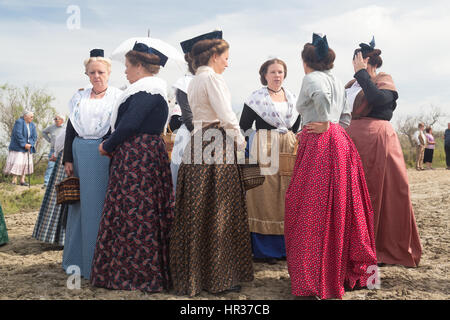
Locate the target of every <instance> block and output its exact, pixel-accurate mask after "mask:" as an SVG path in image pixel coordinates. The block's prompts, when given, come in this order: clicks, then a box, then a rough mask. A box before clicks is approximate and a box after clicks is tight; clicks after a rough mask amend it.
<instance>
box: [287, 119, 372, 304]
mask: <svg viewBox="0 0 450 320" xmlns="http://www.w3.org/2000/svg"><path fill="white" fill-rule="evenodd" d="M373 229H374V226H373V211H372V205H371V202H370V197H369V193H368V190H367V185H366V181H365V178H364V171H363V167H362V163H361V159H360V157H359V154H358V151H357V150H356V147H355V145H354V144H353V141H352V140H351V139H350V137H349V136H348V135H347V133H346V132H345V130H344V129H343V128H342V127H341V126H340V125H338V124H331V125H330V128H329V129H328V131H327V132H325V133H322V134H312V133H306V132H305V131H303V132H302V133H301V141H300V143H299V148H298V153H297V160H296V163H295V168H294V172H293V174H292V178H291V183H290V185H289V188H288V190H287V192H286V215H285V239H286V240H285V241H286V252H287V264H288V271H289V274H290V276H291V285H292V294H294V295H297V296H317V297H319V298H321V299H327V298H342V296H343V294H344V293H345V291H344V283H346V284H347V285H348V286H349V287H350V288H353V287H354V286H355V285H358V286H360V287H365V286H366V285H367V281H368V279H369V277H370V276H372V275H373V272H372V273H370V272H368V270H367V268H368V267H369V266H371V265H374V266H376V264H377V258H376V251H375V240H374V232H373ZM369 270H373V269H369Z"/></svg>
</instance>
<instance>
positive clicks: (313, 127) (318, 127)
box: [305, 121, 330, 134]
mask: <svg viewBox="0 0 450 320" xmlns="http://www.w3.org/2000/svg"><path fill="white" fill-rule="evenodd" d="M329 128H330V122H329V121H326V122H310V123H308V124H307V125H306V126H305V129H306V132H308V133H317V134H320V133H324V132H327V131H328V129H329Z"/></svg>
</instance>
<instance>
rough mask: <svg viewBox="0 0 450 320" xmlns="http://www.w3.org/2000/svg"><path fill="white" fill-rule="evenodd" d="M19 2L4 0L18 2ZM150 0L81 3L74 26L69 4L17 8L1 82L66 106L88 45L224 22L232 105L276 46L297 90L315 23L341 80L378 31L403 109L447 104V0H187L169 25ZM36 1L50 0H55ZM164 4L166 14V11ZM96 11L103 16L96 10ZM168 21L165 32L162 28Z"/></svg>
mask: <svg viewBox="0 0 450 320" xmlns="http://www.w3.org/2000/svg"><path fill="white" fill-rule="evenodd" d="M13 3H14V2H9V1H2V2H1V4H3V5H5V4H6V5H11V6H14V4H13ZM143 3H144V2H139V3H138V5H135V6H133V5H130V6H124V5H123V6H117V5H115V6H113V5H111V7H108V6H106V4H105V3H101V4H100V5H98V4H97V3H89V4H83V7H82V9H83V10H82V28H81V29H80V30H74V31H69V30H68V29H67V28H66V24H65V21H66V19H67V17H68V14H66V13H65V11H64V10H63V11H61V17H58V18H57V19H52V21H53V22H52V23H50V22H43V21H39V22H38V21H37V20H31V19H30V18H20V17H18V18H17V19H15V20H11V19H8V20H6V21H5V20H4V19H2V21H1V22H0V28H1V30H13V32H2V33H1V34H0V43H1V44H2V48H10V49H9V50H3V52H2V55H1V56H0V83H3V82H9V83H11V84H16V85H21V84H24V83H33V84H36V85H39V86H47V87H48V89H49V90H50V91H51V92H52V93H53V94H54V95H55V96H56V97H57V101H56V104H55V106H56V107H57V108H58V110H60V111H65V110H66V105H67V101H68V100H69V99H70V97H71V95H72V94H73V92H74V91H75V90H76V89H77V88H79V87H80V86H83V85H86V84H87V83H88V82H87V78H86V77H85V75H84V74H83V71H84V70H83V65H82V61H83V60H84V58H85V57H86V56H87V54H88V52H89V50H90V49H92V48H94V47H101V48H104V49H105V51H106V52H107V54H108V53H110V52H112V50H113V49H114V48H115V47H116V46H118V45H119V44H120V43H121V42H122V41H123V40H125V39H127V38H129V37H132V36H143V35H145V33H146V30H147V28H149V27H151V28H153V29H152V30H158V31H157V32H153V31H152V36H155V37H160V38H161V39H163V40H165V41H167V42H168V43H170V44H172V45H174V46H176V47H178V48H179V42H180V41H182V40H185V39H188V38H190V37H193V36H196V35H198V34H201V33H204V32H207V31H209V30H213V29H216V28H217V27H220V28H222V29H223V31H224V37H225V39H226V40H227V41H228V42H229V43H230V46H231V48H230V67H229V69H228V70H227V71H226V72H225V73H224V76H225V78H226V80H227V83H228V85H229V87H230V90H231V93H232V99H233V105H234V107H235V108H237V109H239V108H241V107H242V104H243V102H244V100H245V99H246V98H247V96H248V95H249V94H250V93H251V92H252V91H253V90H255V89H257V88H259V87H260V86H261V84H260V82H259V75H258V70H259V67H260V65H261V64H262V63H263V62H264V61H265V60H266V59H267V58H268V57H269V56H278V57H280V58H282V59H283V60H284V61H285V62H286V63H287V65H288V77H287V79H286V82H285V85H286V87H287V88H288V89H290V90H291V91H293V92H294V93H298V91H299V89H300V86H301V79H302V77H303V68H302V65H301V59H300V52H301V49H302V47H303V44H304V43H305V42H307V41H310V40H311V34H312V32H323V33H325V34H327V38H328V39H329V43H330V46H331V47H332V48H333V49H334V50H335V52H336V53H337V58H336V62H335V69H334V72H335V73H336V75H338V76H339V77H340V78H341V80H342V81H343V82H346V81H348V80H350V79H351V78H352V76H353V70H352V64H351V56H352V52H353V50H354V49H355V47H357V45H358V43H359V42H368V41H370V39H371V36H372V35H375V38H376V42H377V46H378V47H380V48H381V50H382V51H383V54H382V57H383V59H384V65H383V67H382V71H385V72H388V73H390V74H392V76H393V78H394V80H395V82H396V85H397V87H398V89H399V95H400V100H399V103H398V104H399V106H398V109H397V110H396V113H409V112H411V111H412V112H419V111H421V110H422V108H423V106H424V105H428V104H429V103H434V104H437V105H438V106H440V107H441V108H443V109H444V110H445V109H447V110H449V111H450V108H449V104H448V102H447V101H450V90H448V88H449V87H450V80H449V79H450V77H449V76H450V60H449V59H448V58H447V52H449V51H450V50H449V49H450V45H449V43H448V41H447V40H446V39H447V38H448V37H447V35H446V34H444V32H446V31H447V30H449V29H450V19H448V17H447V15H448V12H450V10H449V4H448V2H446V1H436V2H431V3H427V4H423V5H421V6H418V5H415V4H414V3H411V2H400V1H390V2H388V4H387V5H381V4H378V5H370V6H364V5H362V4H360V3H362V2H361V1H353V2H352V1H350V2H345V5H344V2H342V4H341V2H339V5H338V4H334V3H333V4H331V3H330V5H328V6H326V4H325V2H324V1H318V2H317V3H314V4H311V8H310V7H308V8H305V7H304V5H303V7H302V6H301V5H294V4H295V3H296V2H295V1H294V2H291V3H288V4H285V5H282V4H280V5H278V6H277V8H274V7H271V9H270V10H267V8H268V7H267V5H266V6H265V7H260V6H256V5H255V6H253V7H251V8H249V7H245V6H242V8H241V9H240V10H237V9H236V10H230V9H228V11H226V12H231V11H234V12H232V13H219V12H220V11H221V10H220V9H219V6H217V10H216V12H217V13H214V14H213V13H211V7H209V8H208V10H207V12H206V13H204V15H203V16H202V19H198V20H196V19H189V17H186V18H184V11H183V9H182V8H181V7H180V8H179V10H178V11H177V10H176V9H177V7H176V6H174V5H173V4H172V5H171V6H170V8H171V10H173V16H172V18H170V19H167V21H165V22H164V23H165V24H166V25H164V23H161V20H163V19H159V20H157V22H154V20H152V21H145V19H144V17H145V12H148V11H149V7H148V6H144V5H143ZM378 3H382V2H378ZM319 4H320V6H319ZM33 5H36V6H40V7H44V8H45V7H51V4H50V2H49V1H39V2H37V3H33ZM353 5H354V6H353ZM20 6H24V3H23V2H20V1H19V2H18V4H17V5H16V6H15V7H14V8H15V9H18V10H19V9H20ZM144 9H145V10H144ZM137 12H139V14H137ZM189 12H191V11H189ZM222 12H223V11H222ZM134 13H136V14H134ZM200 13H201V12H200ZM161 14H162V15H163V16H167V12H164V13H161ZM91 16H94V17H95V18H96V19H98V20H95V21H93V20H89V17H91ZM83 17H84V18H83ZM136 17H137V18H136ZM55 21H59V22H58V23H57V22H55ZM144 21H145V23H144ZM155 21H156V20H155ZM198 21H200V22H198ZM152 22H153V24H152ZM155 23H156V25H155ZM147 24H148V25H147ZM165 26H167V29H168V31H167V32H163V31H164V27H165ZM169 26H170V28H169ZM138 33H139V34H138ZM123 70H124V67H123V66H122V65H121V64H120V63H116V62H114V63H113V74H112V76H111V79H110V83H111V84H112V85H115V86H121V85H123V84H124V83H126V79H125V76H124V74H123ZM181 75H182V72H180V71H179V70H171V71H170V70H165V71H163V72H161V77H164V78H165V79H166V80H167V81H168V82H173V81H175V79H176V78H177V77H178V76H181ZM449 113H450V112H449Z"/></svg>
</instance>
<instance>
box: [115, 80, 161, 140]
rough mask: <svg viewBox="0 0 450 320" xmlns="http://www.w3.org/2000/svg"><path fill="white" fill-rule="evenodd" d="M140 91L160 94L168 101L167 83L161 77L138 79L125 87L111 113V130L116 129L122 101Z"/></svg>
mask: <svg viewBox="0 0 450 320" xmlns="http://www.w3.org/2000/svg"><path fill="white" fill-rule="evenodd" d="M140 91H144V92H147V93H150V94H160V95H161V96H162V97H163V98H164V100H166V102H167V83H166V81H164V80H163V79H161V78H158V77H155V76H150V77H144V78H141V79H139V80H138V81H136V82H135V83H133V84H131V85H129V86H128V88H126V89H125V91H124V92H123V94H122V96H121V97H120V99H119V100H118V101H117V103H116V105H115V106H114V110H113V113H112V115H111V132H114V130H115V127H114V125H115V123H116V120H117V113H118V111H119V107H120V105H121V104H122V103H124V102H125V101H126V100H127V99H128V98H129V97H130V96H132V95H133V94H135V93H138V92H140Z"/></svg>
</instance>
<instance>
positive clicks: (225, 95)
mask: <svg viewBox="0 0 450 320" xmlns="http://www.w3.org/2000/svg"><path fill="white" fill-rule="evenodd" d="M208 80H209V81H206V92H207V94H208V98H209V101H210V103H211V107H212V108H213V110H214V111H215V113H216V115H217V118H218V119H219V120H220V123H221V126H222V127H223V128H225V129H230V130H233V131H234V135H235V136H236V137H237V143H238V145H243V144H245V138H244V136H243V135H242V133H241V130H240V127H239V122H238V120H237V117H236V114H235V113H234V112H233V109H232V107H231V96H230V91H229V89H228V86H227V85H226V83H225V81H224V79H223V78H222V77H220V76H217V75H210V76H209V79H208Z"/></svg>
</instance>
